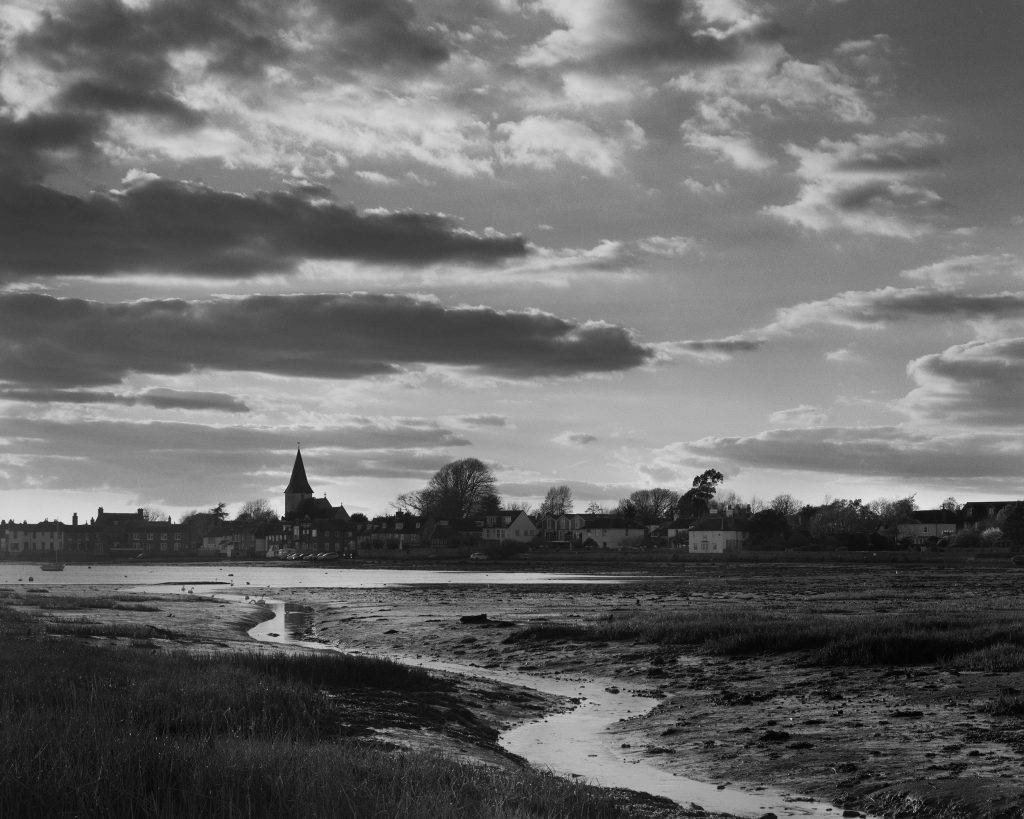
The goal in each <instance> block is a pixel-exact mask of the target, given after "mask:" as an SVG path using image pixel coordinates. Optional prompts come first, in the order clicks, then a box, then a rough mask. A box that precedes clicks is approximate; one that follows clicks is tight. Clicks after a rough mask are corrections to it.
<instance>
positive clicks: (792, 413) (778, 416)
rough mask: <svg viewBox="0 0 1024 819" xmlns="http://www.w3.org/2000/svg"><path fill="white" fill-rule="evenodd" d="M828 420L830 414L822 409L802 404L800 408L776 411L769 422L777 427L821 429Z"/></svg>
mask: <svg viewBox="0 0 1024 819" xmlns="http://www.w3.org/2000/svg"><path fill="white" fill-rule="evenodd" d="M827 419H828V413H827V412H825V411H824V410H823V409H821V407H815V406H811V405H810V404H801V405H800V406H798V407H790V408H789V409H783V410H776V411H775V412H773V413H772V414H771V415H770V416H769V417H768V421H769V422H770V423H771V424H772V425H773V426H776V427H787V428H789V427H820V426H821V425H822V424H824V423H825V421H826V420H827Z"/></svg>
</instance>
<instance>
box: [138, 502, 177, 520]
mask: <svg viewBox="0 0 1024 819" xmlns="http://www.w3.org/2000/svg"><path fill="white" fill-rule="evenodd" d="M142 519H143V520H148V521H150V522H151V523H163V522H164V521H165V520H170V519H171V518H170V516H169V515H168V514H167V513H166V512H163V511H162V510H160V509H156V508H154V507H152V506H146V507H144V508H143V510H142Z"/></svg>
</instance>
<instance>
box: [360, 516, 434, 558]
mask: <svg viewBox="0 0 1024 819" xmlns="http://www.w3.org/2000/svg"><path fill="white" fill-rule="evenodd" d="M422 537H423V519H422V518H418V517H416V516H415V515H406V514H398V515H382V516H381V517H376V518H374V519H373V520H371V521H369V522H368V523H365V524H362V525H360V526H359V527H357V528H356V530H355V531H354V532H353V534H352V538H353V546H354V548H355V550H356V551H358V552H360V553H365V552H381V551H391V552H394V551H399V552H408V551H411V550H412V549H416V548H419V547H420V545H421V542H422Z"/></svg>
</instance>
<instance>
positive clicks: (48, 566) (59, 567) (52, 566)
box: [39, 563, 64, 572]
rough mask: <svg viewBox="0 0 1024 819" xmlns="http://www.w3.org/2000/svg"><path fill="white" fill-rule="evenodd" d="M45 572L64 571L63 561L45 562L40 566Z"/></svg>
mask: <svg viewBox="0 0 1024 819" xmlns="http://www.w3.org/2000/svg"><path fill="white" fill-rule="evenodd" d="M39 568H40V569H42V570H43V571H44V572H62V571H64V564H63V563H44V564H43V565H41V566H40V567H39Z"/></svg>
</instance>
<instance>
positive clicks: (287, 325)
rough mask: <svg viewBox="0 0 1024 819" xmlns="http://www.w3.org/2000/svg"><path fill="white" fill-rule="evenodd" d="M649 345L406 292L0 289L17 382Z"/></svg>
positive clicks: (580, 359) (556, 354)
mask: <svg viewBox="0 0 1024 819" xmlns="http://www.w3.org/2000/svg"><path fill="white" fill-rule="evenodd" d="M655 355H656V354H655V351H654V349H653V348H652V347H651V346H649V345H645V344H642V343H640V342H638V341H637V340H636V339H635V338H634V336H633V334H632V333H631V332H630V331H629V330H627V329H625V328H623V327H619V326H616V325H612V324H606V323H601V322H579V321H572V320H568V319H562V318H559V317H557V316H554V315H551V314H549V313H542V312H540V311H536V310H532V311H514V310H508V311H498V310H494V309H491V308H487V307H444V306H442V305H441V304H439V303H436V302H433V301H429V300H425V299H417V298H412V297H407V296H387V295H368V294H350V295H304V296H251V297H247V298H237V299H230V298H222V299H210V300H206V301H191V302H190V301H184V300H162V301H139V302H129V303H113V304H112V303H101V302H91V301H84V300H81V299H58V298H54V297H51V296H45V295H40V294H35V293H7V294H0V380H5V381H8V382H11V383H12V384H22V385H25V386H29V385H31V386H52V387H74V386H83V387H90V386H100V385H105V384H116V383H119V382H120V381H121V380H122V379H123V378H125V377H126V376H127V375H128V374H129V373H133V372H136V373H148V374H153V375H178V374H183V373H188V372H191V371H194V370H221V371H244V372H259V373H270V374H275V375H290V376H306V377H313V378H336V379H352V378H361V377H365V376H371V375H386V374H391V373H396V372H398V371H399V370H400V369H401V368H402V367H406V366H420V365H430V364H434V365H443V366H452V367H464V368H468V369H470V370H472V371H476V372H479V373H482V374H486V375H491V376H499V377H506V378H515V379H525V378H533V377H558V376H573V375H583V374H587V373H607V372H616V371H620V370H626V369H632V368H634V367H639V366H641V365H643V364H646V363H648V362H650V361H651V360H653V358H654V357H655Z"/></svg>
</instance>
